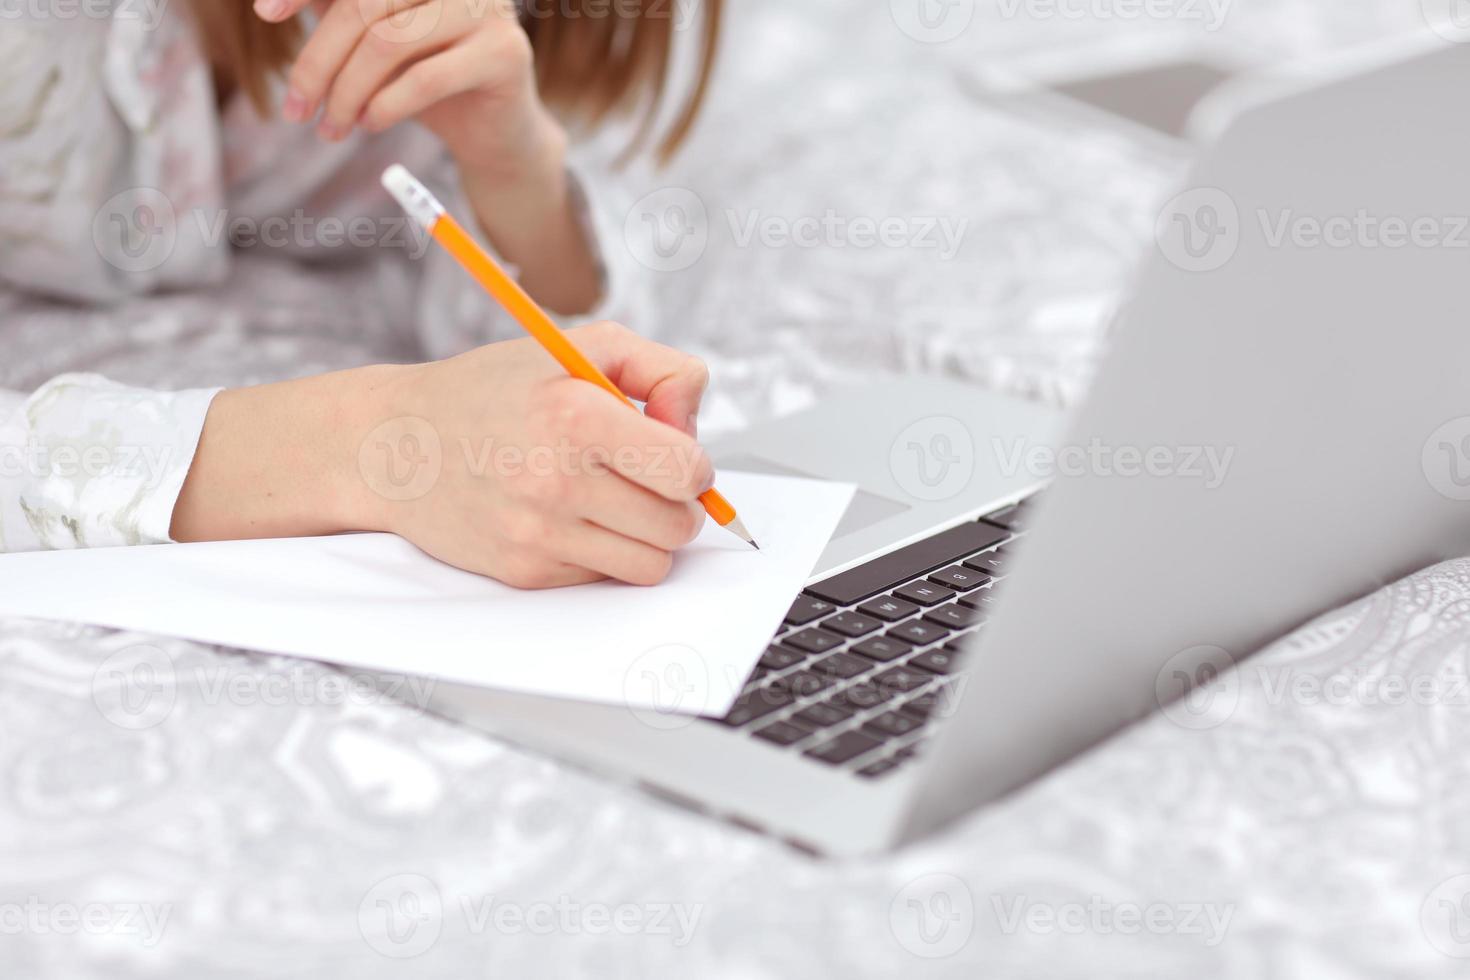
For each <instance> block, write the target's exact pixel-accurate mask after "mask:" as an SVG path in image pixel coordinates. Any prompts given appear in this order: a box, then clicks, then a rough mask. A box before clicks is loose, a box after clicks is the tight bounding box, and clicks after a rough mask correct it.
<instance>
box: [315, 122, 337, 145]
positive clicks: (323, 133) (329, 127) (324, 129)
mask: <svg viewBox="0 0 1470 980" xmlns="http://www.w3.org/2000/svg"><path fill="white" fill-rule="evenodd" d="M316 134H317V135H318V136H320V137H321V138H322V139H324V140H330V141H331V142H333V143H335V142H337V141H338V140H339V139H341V138H342V128H341V127H340V126H337V125H334V124H333V123H329V122H327V121H326V120H325V119H323V120H322V121H321V123H319V124H318V125H317V127H316Z"/></svg>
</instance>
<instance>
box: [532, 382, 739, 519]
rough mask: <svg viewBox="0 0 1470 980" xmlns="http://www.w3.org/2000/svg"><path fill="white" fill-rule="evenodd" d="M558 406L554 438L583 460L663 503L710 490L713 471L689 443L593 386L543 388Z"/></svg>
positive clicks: (574, 384) (555, 384)
mask: <svg viewBox="0 0 1470 980" xmlns="http://www.w3.org/2000/svg"><path fill="white" fill-rule="evenodd" d="M547 384H548V385H549V386H550V387H551V389H552V390H551V391H550V392H549V393H548V399H549V403H550V404H554V405H557V406H559V409H558V419H559V423H558V424H557V428H556V430H555V431H556V433H557V435H559V436H561V437H565V438H567V439H570V440H573V441H574V442H575V444H576V445H577V446H578V447H579V448H580V449H581V451H582V455H583V458H584V459H591V458H593V456H594V454H595V458H596V460H597V461H598V462H600V463H603V464H604V465H606V467H607V468H608V469H609V470H612V471H613V472H614V473H617V474H619V475H620V476H622V477H624V478H625V479H628V480H631V481H632V482H633V483H635V484H637V485H638V486H640V487H643V488H645V489H647V490H650V491H652V492H653V493H656V494H658V495H659V496H660V497H664V498H666V499H668V500H676V501H687V500H693V499H694V498H696V497H698V496H699V495H700V494H702V493H704V492H705V491H706V490H708V489H709V488H710V487H712V486H714V480H715V475H714V467H713V466H712V465H711V464H710V461H709V457H708V456H707V455H706V454H705V452H704V450H703V449H702V448H700V445H699V443H697V442H695V441H694V439H693V438H691V437H690V436H688V435H686V434H684V433H683V432H681V431H679V430H678V429H675V428H673V427H672V426H669V425H665V424H664V423H663V422H659V421H657V420H656V419H652V418H649V417H647V416H645V415H643V414H642V413H641V412H634V411H630V410H629V409H628V406H627V405H625V404H623V402H622V401H620V400H619V399H617V398H614V397H613V396H612V395H611V394H610V393H608V392H606V391H604V390H603V389H602V388H600V387H598V386H597V385H594V384H589V383H588V382H586V381H580V380H578V379H576V378H566V377H563V378H555V379H552V380H550V381H548V382H547Z"/></svg>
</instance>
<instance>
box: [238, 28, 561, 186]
mask: <svg viewBox="0 0 1470 980" xmlns="http://www.w3.org/2000/svg"><path fill="white" fill-rule="evenodd" d="M308 4H312V0H257V2H256V3H255V12H256V14H257V15H258V16H260V17H261V18H262V19H264V20H267V21H272V22H279V21H284V20H287V19H289V18H290V17H293V16H295V15H296V14H297V13H298V12H300V11H301V10H302V9H304V8H305V7H306V6H308ZM312 5H313V6H314V7H315V8H316V9H317V10H318V11H319V12H320V21H319V23H318V24H317V26H316V28H315V29H314V30H313V31H312V33H311V36H310V38H308V39H307V42H306V44H305V45H304V46H303V47H302V49H301V52H300V53H299V54H298V55H297V58H296V61H295V63H294V64H293V65H292V67H291V71H290V75H289V78H288V84H289V86H290V88H289V91H288V94H287V96H286V99H285V102H284V103H283V105H282V115H284V116H285V117H286V118H287V119H288V120H291V121H293V122H305V121H307V120H309V119H311V118H312V117H313V116H315V115H316V113H317V111H318V110H320V111H321V119H320V121H319V123H318V125H317V132H318V133H319V134H320V135H321V136H322V138H323V139H328V140H334V141H335V140H340V139H342V138H343V137H345V136H346V135H347V134H348V133H350V132H352V130H353V128H354V127H357V126H361V127H362V128H364V129H366V130H368V131H369V132H374V133H377V132H382V131H384V130H386V129H389V128H390V127H392V126H396V125H397V124H398V123H401V122H404V121H406V120H408V119H417V120H418V121H419V122H421V123H423V124H424V125H425V126H427V127H428V128H429V129H430V130H432V131H433V132H434V133H435V134H437V135H438V136H439V138H440V139H442V140H443V141H444V143H445V145H446V146H447V147H448V148H449V151H450V152H451V153H452V154H453V155H454V157H455V159H456V161H458V163H459V164H460V166H461V168H462V169H464V170H467V171H474V172H477V173H480V174H496V175H499V176H500V177H501V179H504V180H508V181H511V182H514V181H516V180H517V179H518V178H520V177H522V176H529V174H528V173H526V171H527V170H528V169H529V170H530V171H536V170H541V169H542V168H544V167H545V166H547V165H548V164H550V165H552V166H559V165H560V156H559V155H560V154H561V153H562V152H564V142H565V138H564V135H563V134H562V132H561V129H560V127H559V126H558V125H557V124H556V122H555V121H554V120H553V119H552V118H551V115H550V113H548V112H547V111H546V109H545V107H544V106H543V105H542V104H541V101H540V98H539V96H538V95H537V92H536V82H535V75H534V71H533V61H532V54H531V43H530V40H529V39H528V38H527V36H526V32H525V31H524V30H523V29H522V28H521V25H520V22H519V20H518V18H517V13H516V4H515V3H514V2H513V0H419V2H411V5H409V6H407V7H405V6H404V5H403V0H315V3H314V4H312ZM553 161H555V162H553Z"/></svg>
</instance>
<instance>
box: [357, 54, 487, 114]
mask: <svg viewBox="0 0 1470 980" xmlns="http://www.w3.org/2000/svg"><path fill="white" fill-rule="evenodd" d="M486 48H487V45H485V44H483V43H480V44H457V45H455V46H454V47H451V48H449V49H448V50H447V51H444V52H442V53H440V54H437V55H435V56H433V57H432V58H424V59H423V60H421V61H417V62H415V63H414V64H412V65H410V66H409V67H408V68H407V69H406V70H405V71H404V72H403V73H402V74H401V75H399V76H398V77H397V78H395V79H393V80H392V81H390V82H388V83H387V84H386V85H383V86H381V87H380V88H376V89H374V91H373V92H370V93H369V95H368V97H367V103H366V105H365V106H364V107H363V108H362V110H361V112H360V113H359V116H360V118H361V122H362V124H363V126H364V127H365V128H366V129H367V130H368V131H369V132H374V133H381V132H383V131H384V130H386V129H391V128H392V127H394V126H396V125H398V124H399V123H401V122H404V121H406V120H408V119H412V118H413V117H414V116H417V115H418V114H419V113H421V112H423V111H424V110H425V109H428V108H429V107H431V106H433V105H436V104H438V103H439V102H442V101H444V100H445V99H447V98H449V97H450V96H452V95H458V94H459V93H461V92H468V91H469V90H470V89H472V88H477V87H482V86H484V85H486V84H487V83H489V82H490V80H491V78H492V77H493V73H494V72H495V71H496V70H497V69H498V66H499V65H500V61H499V60H498V59H496V58H494V57H493V55H488V56H487V53H486ZM344 76H345V73H344ZM339 84H340V82H339ZM336 99H337V91H336V88H335V87H334V88H333V90H332V96H331V101H332V102H333V103H335V102H336ZM354 118H357V117H354Z"/></svg>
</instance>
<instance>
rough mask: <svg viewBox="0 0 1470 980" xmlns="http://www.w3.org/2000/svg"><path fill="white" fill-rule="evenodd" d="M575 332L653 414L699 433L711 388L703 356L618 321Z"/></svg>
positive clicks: (611, 374) (603, 366)
mask: <svg viewBox="0 0 1470 980" xmlns="http://www.w3.org/2000/svg"><path fill="white" fill-rule="evenodd" d="M569 333H570V334H571V335H572V338H571V339H572V340H573V342H574V343H575V344H576V345H577V346H578V347H580V348H581V349H582V351H583V352H585V353H586V355H587V357H588V358H589V359H590V360H591V361H592V362H593V363H594V364H596V365H597V366H598V367H599V368H601V369H602V372H603V373H604V374H606V375H607V376H608V378H609V380H611V381H612V383H613V384H615V385H617V386H618V388H619V389H620V390H621V391H622V392H623V394H625V395H627V396H628V397H629V398H636V399H637V400H639V401H641V402H643V403H644V404H645V409H644V411H645V413H646V414H647V415H648V416H649V417H650V418H654V419H657V420H658V421H660V422H663V423H664V424H665V425H671V426H673V427H674V428H676V429H678V430H680V431H681V432H685V433H687V434H689V435H690V436H693V435H695V433H696V432H697V430H698V417H699V405H700V402H701V401H702V400H703V399H704V392H705V389H706V388H708V387H709V368H707V367H706V366H705V364H704V362H703V361H702V360H700V359H699V358H697V357H695V356H694V355H692V354H686V353H684V352H683V351H680V350H675V349H674V348H672V347H668V346H665V345H664V344H659V343H655V342H653V341H651V340H648V339H647V338H645V337H640V336H639V335H638V334H636V333H634V332H633V331H631V330H629V329H628V328H627V327H624V326H622V325H621V324H617V323H593V324H589V325H588V326H585V327H578V328H577V329H575V330H572V331H569Z"/></svg>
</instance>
